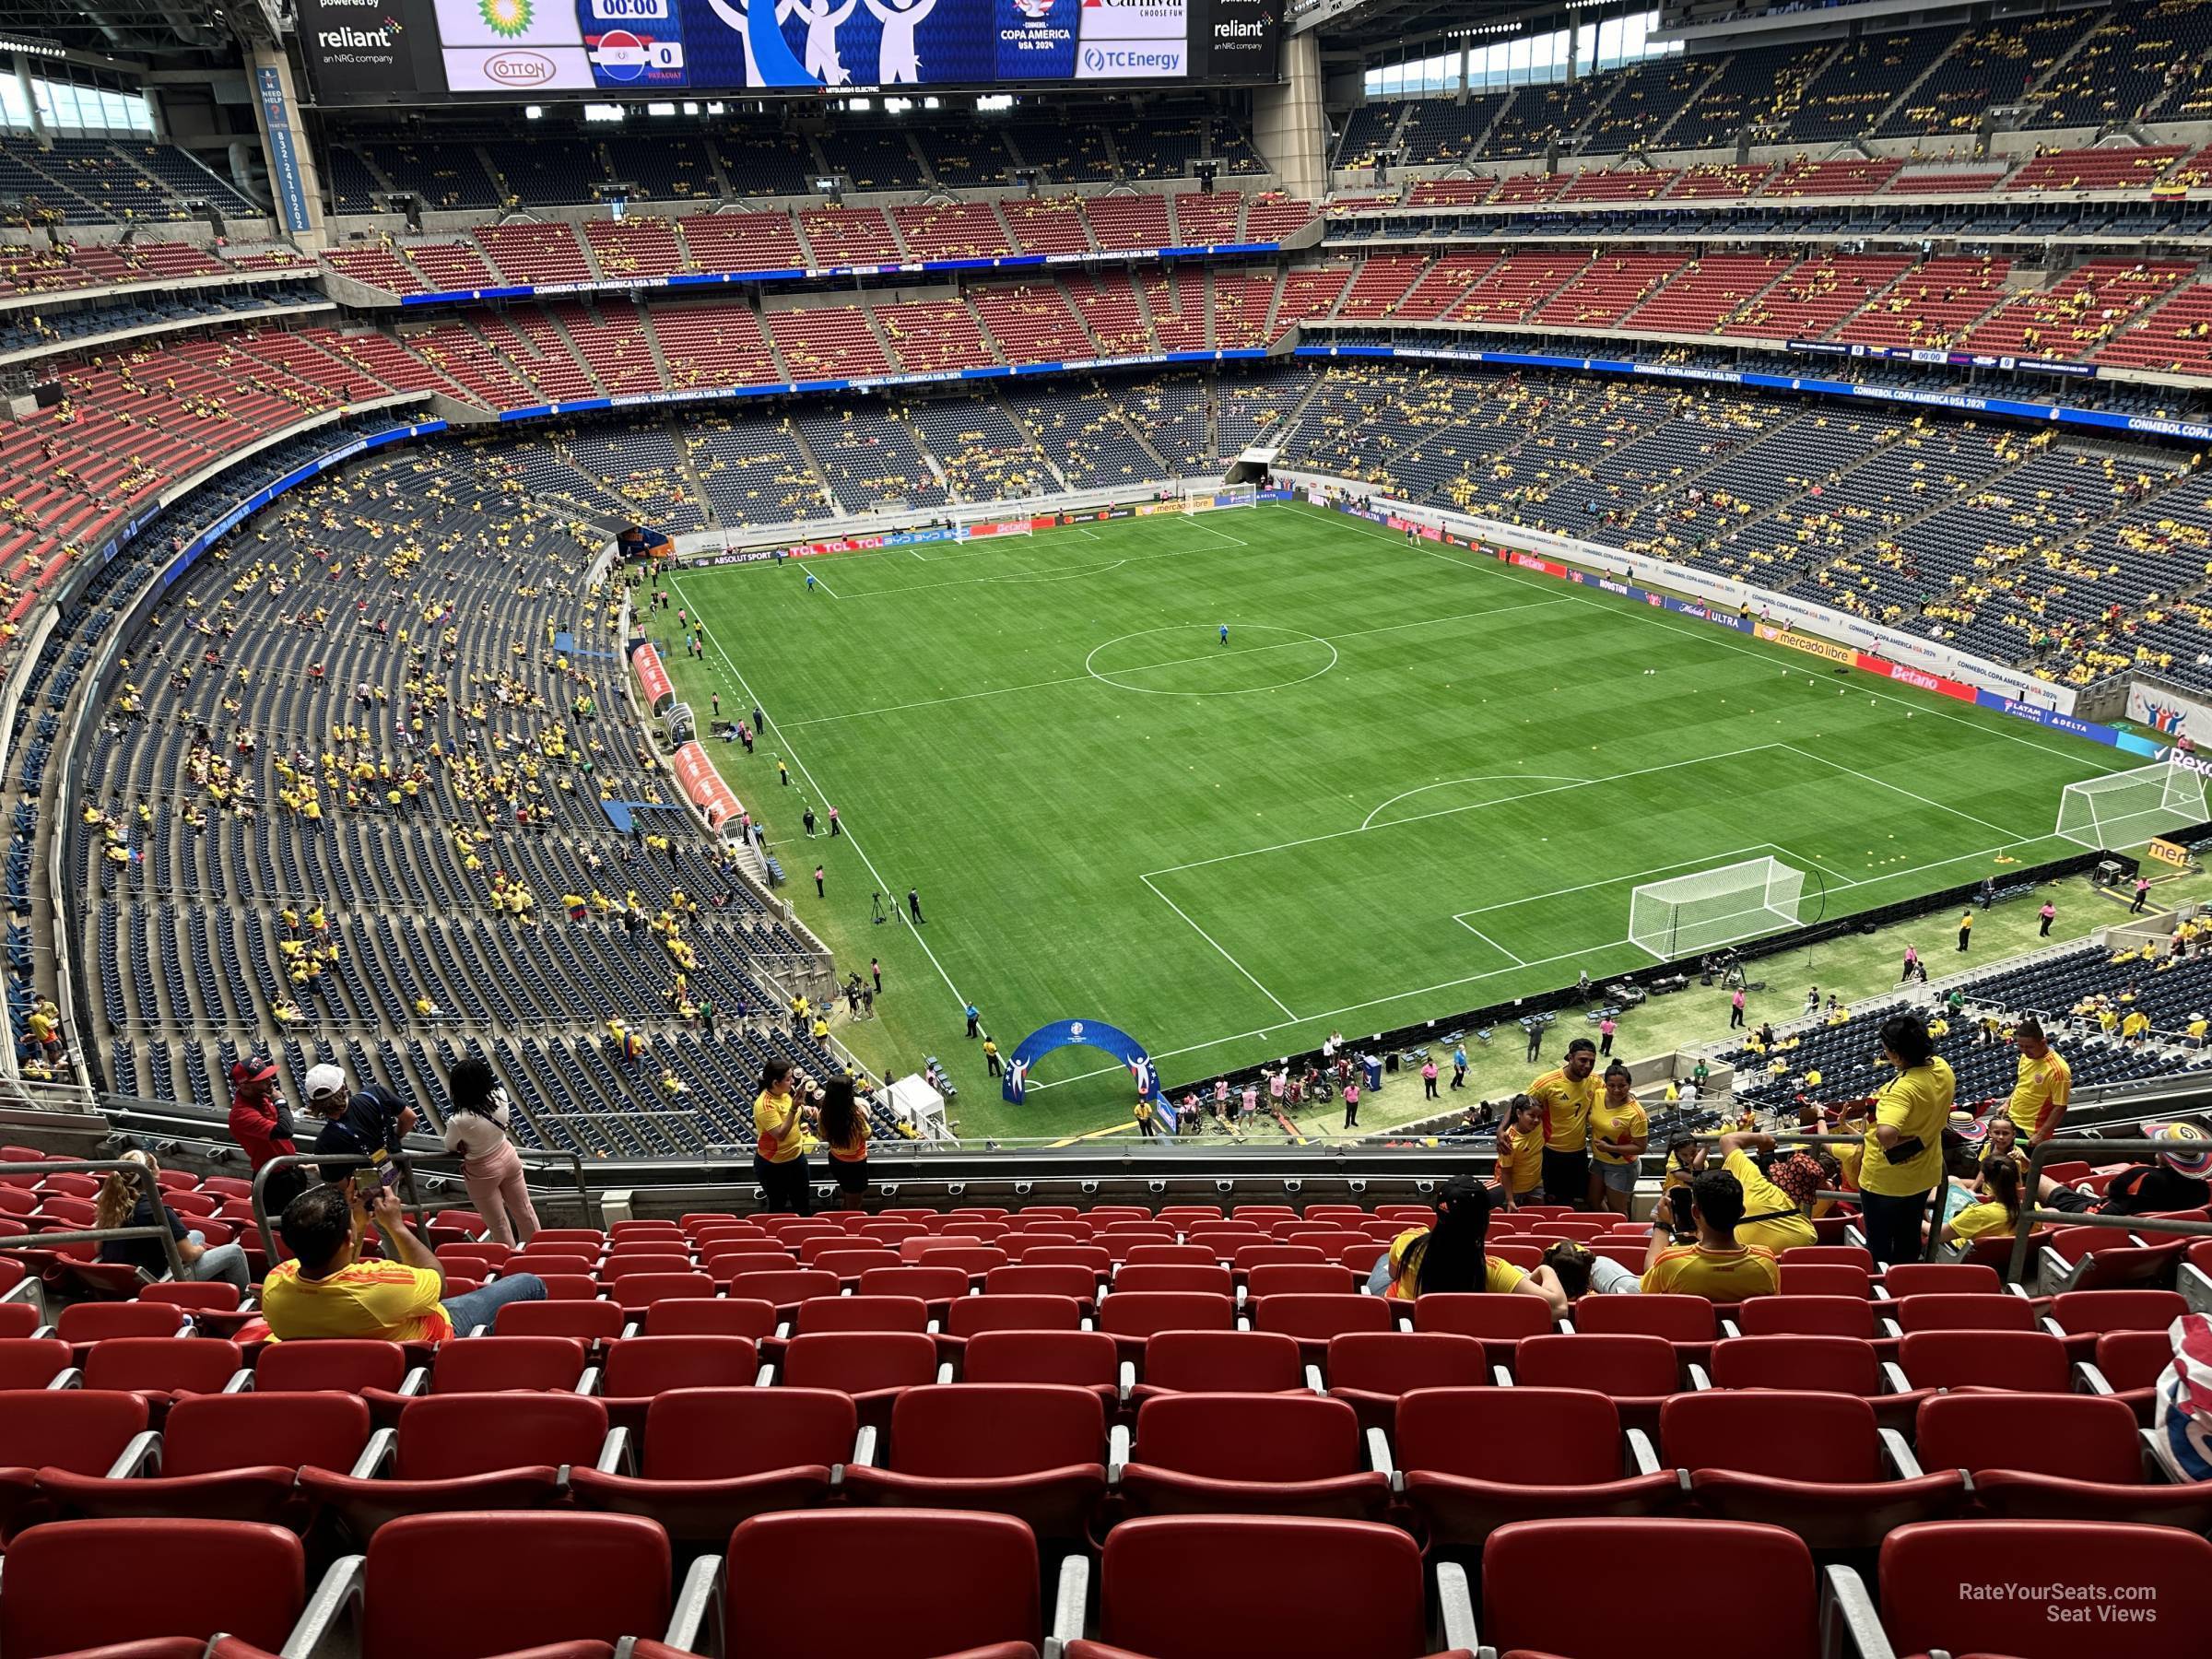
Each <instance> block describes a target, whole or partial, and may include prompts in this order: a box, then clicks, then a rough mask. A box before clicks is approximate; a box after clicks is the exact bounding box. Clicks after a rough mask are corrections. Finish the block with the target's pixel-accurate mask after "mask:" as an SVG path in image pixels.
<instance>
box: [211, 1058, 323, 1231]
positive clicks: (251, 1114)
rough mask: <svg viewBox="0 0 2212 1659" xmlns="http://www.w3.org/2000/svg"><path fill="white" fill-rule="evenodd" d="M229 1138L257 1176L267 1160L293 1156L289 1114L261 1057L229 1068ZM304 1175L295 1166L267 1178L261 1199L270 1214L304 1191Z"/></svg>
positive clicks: (269, 1066)
mask: <svg viewBox="0 0 2212 1659" xmlns="http://www.w3.org/2000/svg"><path fill="white" fill-rule="evenodd" d="M230 1138H231V1139H232V1140H234V1141H236V1142H237V1143H238V1144H239V1145H240V1146H241V1147H244V1148H245V1153H246V1162H247V1163H248V1164H250V1165H251V1166H252V1167H253V1171H255V1172H256V1173H258V1172H259V1171H260V1169H261V1167H262V1165H264V1164H265V1163H267V1162H268V1161H269V1160H270V1159H274V1158H280V1157H290V1156H292V1155H294V1154H297V1153H298V1152H299V1150H300V1148H299V1147H298V1146H297V1145H296V1144H295V1143H294V1142H293V1139H292V1114H291V1112H290V1110H289V1109H288V1107H287V1106H286V1105H285V1103H284V1101H283V1100H282V1099H281V1098H280V1097H279V1096H278V1095H277V1067H276V1066H275V1065H273V1064H271V1062H270V1061H269V1060H268V1059H267V1058H266V1057H265V1056H264V1055H261V1054H249V1055H247V1056H245V1057H244V1058H243V1059H241V1060H240V1061H239V1062H238V1063H237V1064H236V1065H233V1066H231V1068H230ZM307 1179H308V1178H307V1173H306V1171H304V1170H303V1169H301V1168H300V1166H298V1165H295V1166H293V1167H292V1168H290V1169H288V1170H285V1171H280V1172H279V1173H277V1174H276V1175H273V1176H271V1177H270V1178H269V1184H268V1188H267V1190H266V1192H265V1194H264V1197H265V1199H266V1201H267V1204H268V1207H269V1213H270V1214H271V1215H282V1214H283V1213H284V1206H286V1205H288V1204H289V1203H290V1202H291V1201H292V1200H293V1199H294V1198H296V1197H298V1196H299V1195H300V1194H301V1193H302V1192H304V1191H306V1189H307Z"/></svg>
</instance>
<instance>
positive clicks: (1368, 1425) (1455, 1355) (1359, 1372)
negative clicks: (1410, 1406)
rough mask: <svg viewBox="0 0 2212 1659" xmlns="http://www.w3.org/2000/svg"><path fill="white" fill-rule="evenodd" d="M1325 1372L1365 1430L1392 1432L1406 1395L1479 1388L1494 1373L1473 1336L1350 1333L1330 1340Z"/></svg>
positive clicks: (1336, 1394) (1331, 1386) (1335, 1394)
mask: <svg viewBox="0 0 2212 1659" xmlns="http://www.w3.org/2000/svg"><path fill="white" fill-rule="evenodd" d="M1326 1376H1327V1381H1328V1389H1329V1394H1330V1397H1331V1398H1333V1399H1338V1400H1342V1401H1343V1402H1344V1403H1345V1404H1346V1405H1347V1406H1350V1407H1351V1408H1352V1409H1353V1410H1354V1411H1356V1412H1358V1413H1359V1426H1360V1427H1361V1428H1362V1429H1381V1430H1383V1431H1384V1432H1385V1433H1387V1432H1389V1431H1390V1430H1392V1428H1393V1427H1394V1424H1395V1423H1396V1421H1397V1415H1398V1401H1399V1400H1400V1399H1401V1398H1402V1397H1403V1396H1405V1395H1406V1394H1411V1393H1413V1392H1414V1391H1415V1390H1416V1389H1423V1388H1479V1387H1481V1386H1483V1385H1485V1384H1487V1383H1488V1382H1489V1380H1490V1371H1489V1365H1488V1362H1487V1360H1486V1359H1484V1357H1483V1351H1482V1344H1481V1343H1479V1342H1477V1340H1476V1339H1475V1338H1474V1337H1472V1336H1451V1335H1443V1334H1442V1333H1441V1332H1435V1331H1430V1332H1420V1331H1390V1332H1376V1331H1347V1332H1346V1333H1345V1334H1344V1335H1340V1336H1332V1337H1331V1338H1330V1339H1329V1348H1328V1359H1327V1364H1326Z"/></svg>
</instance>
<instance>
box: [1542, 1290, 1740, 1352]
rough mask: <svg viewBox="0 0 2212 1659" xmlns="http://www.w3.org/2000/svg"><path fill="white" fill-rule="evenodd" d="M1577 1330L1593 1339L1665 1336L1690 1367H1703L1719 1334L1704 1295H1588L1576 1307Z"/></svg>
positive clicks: (1713, 1315) (1710, 1304)
mask: <svg viewBox="0 0 2212 1659" xmlns="http://www.w3.org/2000/svg"><path fill="white" fill-rule="evenodd" d="M1755 1300H1756V1299H1755ZM1574 1328H1575V1329H1576V1330H1578V1331H1581V1332H1583V1333H1585V1334H1586V1335H1593V1336H1663V1337H1665V1339H1666V1340H1667V1341H1668V1342H1671V1343H1673V1344H1674V1347H1675V1354H1676V1357H1677V1358H1678V1359H1681V1360H1682V1361H1683V1362H1684V1363H1685V1364H1690V1365H1702V1364H1703V1363H1704V1362H1705V1360H1706V1358H1707V1357H1708V1356H1709V1355H1710V1354H1711V1353H1712V1344H1713V1341H1714V1339H1715V1338H1716V1337H1718V1336H1719V1335H1720V1329H1719V1324H1718V1320H1717V1317H1716V1316H1715V1314H1714V1312H1713V1309H1712V1303H1711V1302H1710V1301H1708V1300H1705V1298H1703V1297H1701V1296H1585V1297H1583V1299H1582V1300H1580V1301H1578V1302H1576V1303H1575V1304H1574Z"/></svg>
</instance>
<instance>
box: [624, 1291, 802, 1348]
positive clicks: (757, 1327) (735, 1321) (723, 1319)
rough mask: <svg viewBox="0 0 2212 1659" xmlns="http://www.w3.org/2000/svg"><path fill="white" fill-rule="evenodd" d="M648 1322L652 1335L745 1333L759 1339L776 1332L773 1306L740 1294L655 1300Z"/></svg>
mask: <svg viewBox="0 0 2212 1659" xmlns="http://www.w3.org/2000/svg"><path fill="white" fill-rule="evenodd" d="M651 1325H652V1330H653V1335H655V1336H749V1337H750V1338H752V1340H754V1341H755V1342H763V1341H766V1340H767V1339H768V1338H769V1337H771V1336H773V1335H775V1334H776V1308H775V1304H774V1303H773V1302H767V1301H760V1300H754V1299H750V1298H747V1297H742V1296H716V1297H689V1296H684V1297H678V1298H677V1299H676V1300H674V1301H665V1302H657V1303H655V1304H654V1306H653V1313H652V1318H651Z"/></svg>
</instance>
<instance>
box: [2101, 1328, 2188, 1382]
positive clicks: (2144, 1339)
mask: <svg viewBox="0 0 2212 1659" xmlns="http://www.w3.org/2000/svg"><path fill="white" fill-rule="evenodd" d="M2172 1363H2173V1340H2172V1338H2171V1337H2170V1336H2168V1335H2166V1333H2165V1332H2163V1331H2107V1332H2106V1333H2105V1334H2104V1335H2101V1336H2100V1337H2098V1338H2097V1369H2098V1371H2100V1372H2101V1373H2103V1376H2104V1380H2105V1381H2106V1382H2110V1383H2111V1384H2112V1386H2113V1387H2114V1388H2149V1387H2151V1386H2152V1385H2153V1384H2155V1383H2156V1382H2158V1380H2159V1377H2160V1376H2162V1375H2163V1374H2164V1373H2165V1371H2166V1368H2167V1367H2168V1366H2169V1365H2171V1364H2172Z"/></svg>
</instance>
